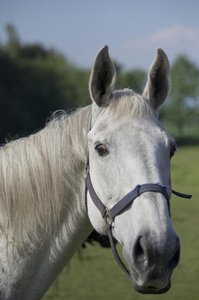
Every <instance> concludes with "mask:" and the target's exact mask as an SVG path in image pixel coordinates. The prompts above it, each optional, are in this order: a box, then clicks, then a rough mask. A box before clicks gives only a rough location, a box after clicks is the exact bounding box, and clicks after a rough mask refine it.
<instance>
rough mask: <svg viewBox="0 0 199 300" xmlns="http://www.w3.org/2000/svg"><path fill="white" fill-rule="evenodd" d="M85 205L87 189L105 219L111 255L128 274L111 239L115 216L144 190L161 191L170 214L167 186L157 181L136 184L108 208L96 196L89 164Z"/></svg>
mask: <svg viewBox="0 0 199 300" xmlns="http://www.w3.org/2000/svg"><path fill="white" fill-rule="evenodd" d="M85 179H86V207H87V190H88V191H89V194H90V196H91V199H92V201H93V203H94V204H95V206H96V207H97V208H98V210H99V211H100V213H101V216H102V218H103V219H104V220H105V223H106V230H107V234H108V237H109V241H110V245H111V248H112V251H113V255H114V257H115V260H116V261H117V263H118V265H119V266H120V268H121V269H122V270H123V271H124V272H125V273H126V274H127V275H128V276H129V275H130V273H129V271H128V269H127V268H126V267H125V265H124V264H123V262H122V260H121V259H120V257H119V254H118V252H117V250H116V247H115V244H114V241H113V235H112V222H113V220H114V218H115V217H116V216H118V215H119V214H121V213H122V212H123V211H124V210H125V209H126V208H127V207H128V206H129V205H130V204H132V203H133V202H134V200H135V199H136V198H137V197H138V196H140V195H141V194H143V193H145V192H155V193H161V194H163V195H164V196H165V198H166V200H167V205H168V209H169V214H170V201H169V200H170V197H169V195H168V193H167V187H165V186H162V185H159V184H157V183H155V184H154V183H146V184H142V185H137V186H136V187H135V188H134V189H133V190H132V191H131V192H129V193H128V194H127V195H126V196H124V197H123V198H122V199H121V200H120V201H119V202H118V203H117V204H115V205H114V206H113V207H112V208H111V209H108V208H107V207H106V206H105V205H104V204H103V203H102V201H101V200H100V198H99V197H98V196H97V194H96V192H95V190H94V188H93V185H92V182H91V178H90V172H89V166H87V172H86V176H85ZM172 193H174V194H175V195H177V196H179V197H182V198H188V199H190V198H191V197H192V196H191V195H186V194H182V193H178V192H176V191H174V190H172Z"/></svg>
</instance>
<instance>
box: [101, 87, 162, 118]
mask: <svg viewBox="0 0 199 300" xmlns="http://www.w3.org/2000/svg"><path fill="white" fill-rule="evenodd" d="M101 115H104V119H105V120H106V121H107V122H108V123H112V122H115V121H116V122H118V121H120V120H121V119H124V118H125V119H126V118H127V117H129V116H130V117H131V118H132V119H135V120H137V119H140V118H146V117H150V116H152V115H154V116H155V115H156V113H155V110H154V108H153V107H152V105H151V104H150V102H149V101H148V100H147V99H145V98H143V97H142V96H141V95H139V94H137V93H135V92H134V91H133V90H130V89H124V90H116V91H114V92H112V94H111V97H110V103H109V105H108V106H107V107H100V108H99V109H98V112H97V116H99V118H100V116H101Z"/></svg>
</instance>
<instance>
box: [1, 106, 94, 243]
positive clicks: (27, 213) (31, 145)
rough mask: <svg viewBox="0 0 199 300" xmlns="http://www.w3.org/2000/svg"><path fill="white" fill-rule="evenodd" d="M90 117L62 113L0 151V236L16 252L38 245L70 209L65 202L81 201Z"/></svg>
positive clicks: (82, 111)
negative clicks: (14, 245)
mask: <svg viewBox="0 0 199 300" xmlns="http://www.w3.org/2000/svg"><path fill="white" fill-rule="evenodd" d="M90 116H91V107H90V106H87V107H85V108H81V109H79V110H77V111H76V112H75V113H73V114H72V115H67V114H66V113H61V114H59V115H58V116H57V115H56V116H53V119H52V120H51V121H50V122H49V123H48V124H47V125H46V127H45V128H44V129H43V130H41V131H39V132H38V133H36V134H33V135H31V136H29V137H27V138H22V139H19V140H15V141H12V142H10V143H8V144H6V145H5V146H2V147H1V148H0V165H1V168H0V207H1V210H0V218H1V231H2V232H3V234H4V235H6V237H7V239H8V240H12V241H14V242H15V244H16V245H17V246H18V247H19V248H20V245H21V247H24V242H23V243H22V241H25V242H26V244H30V242H31V244H32V245H34V244H35V243H41V241H42V240H44V239H45V237H46V234H47V235H50V234H51V233H52V232H53V231H54V230H56V228H57V226H58V225H59V224H60V222H61V221H62V218H63V217H64V212H65V211H66V210H70V209H72V208H71V207H72V205H73V203H71V201H69V200H70V199H74V196H75V197H76V198H80V197H81V191H80V187H79V183H78V180H79V178H78V175H77V174H78V170H80V169H82V168H84V167H85V164H86V157H87V133H88V130H89V124H90V123H89V120H90ZM75 176H76V177H75ZM70 193H72V194H73V198H72V197H71V194H70ZM66 197H67V198H68V199H67V198H66ZM76 203H77V202H76ZM78 203H79V205H81V201H78Z"/></svg>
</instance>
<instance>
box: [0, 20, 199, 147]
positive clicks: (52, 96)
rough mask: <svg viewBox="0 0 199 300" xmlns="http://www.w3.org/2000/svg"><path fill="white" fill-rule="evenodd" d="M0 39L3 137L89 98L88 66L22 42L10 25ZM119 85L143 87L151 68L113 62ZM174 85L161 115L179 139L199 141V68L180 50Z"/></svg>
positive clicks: (2, 139)
mask: <svg viewBox="0 0 199 300" xmlns="http://www.w3.org/2000/svg"><path fill="white" fill-rule="evenodd" d="M6 33H7V40H6V42H5V43H3V44H0V107H1V109H0V143H1V144H3V143H5V141H7V140H11V139H13V138H16V137H22V136H26V135H29V134H31V133H32V132H35V131H37V130H39V129H41V128H43V127H44V126H45V124H46V120H47V119H48V117H50V116H51V114H52V113H53V112H54V111H55V110H59V109H64V110H66V111H68V110H70V109H75V108H77V107H78V106H84V105H87V104H89V103H90V97H89V92H88V80H89V76H90V70H87V69H81V68H78V67H77V66H76V65H74V64H72V63H71V62H70V61H69V60H68V59H67V58H66V57H65V56H64V55H63V54H62V53H60V52H58V51H55V50H54V49H47V48H45V47H44V46H43V45H41V44H38V43H33V44H24V43H22V42H21V41H20V38H19V36H18V34H17V31H16V29H15V28H14V26H12V25H7V27H6ZM114 64H115V67H116V71H117V85H116V88H118V89H122V88H125V87H128V88H132V89H134V90H135V91H136V92H139V93H141V92H142V91H143V88H144V86H145V83H146V78H147V73H146V71H145V70H142V69H133V70H128V71H126V70H124V69H123V67H122V66H121V65H119V64H118V63H117V62H114ZM171 77H172V88H171V93H170V96H169V99H168V101H167V103H166V104H165V105H164V106H163V107H162V108H161V110H160V118H161V120H162V121H163V123H164V124H165V126H166V127H167V129H168V130H169V131H170V132H171V134H173V135H174V136H175V137H176V138H177V139H178V140H179V142H183V143H187V142H189V143H199V133H198V125H199V84H198V83H199V69H198V67H197V66H196V64H194V63H193V62H192V61H191V60H190V59H189V58H188V57H186V56H184V55H180V56H178V57H177V59H176V60H175V61H174V63H173V64H172V66H171Z"/></svg>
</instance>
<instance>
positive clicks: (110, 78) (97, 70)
mask: <svg viewBox="0 0 199 300" xmlns="http://www.w3.org/2000/svg"><path fill="white" fill-rule="evenodd" d="M114 83H115V68H114V65H113V63H112V61H111V59H110V56H109V53H108V46H104V47H103V48H102V49H101V50H100V51H99V53H98V55H97V57H96V59H95V63H94V66H93V69H92V72H91V76H90V81H89V91H90V96H91V98H92V100H93V101H95V103H96V104H97V105H98V106H108V104H109V97H110V94H111V92H112V90H113V86H114Z"/></svg>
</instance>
